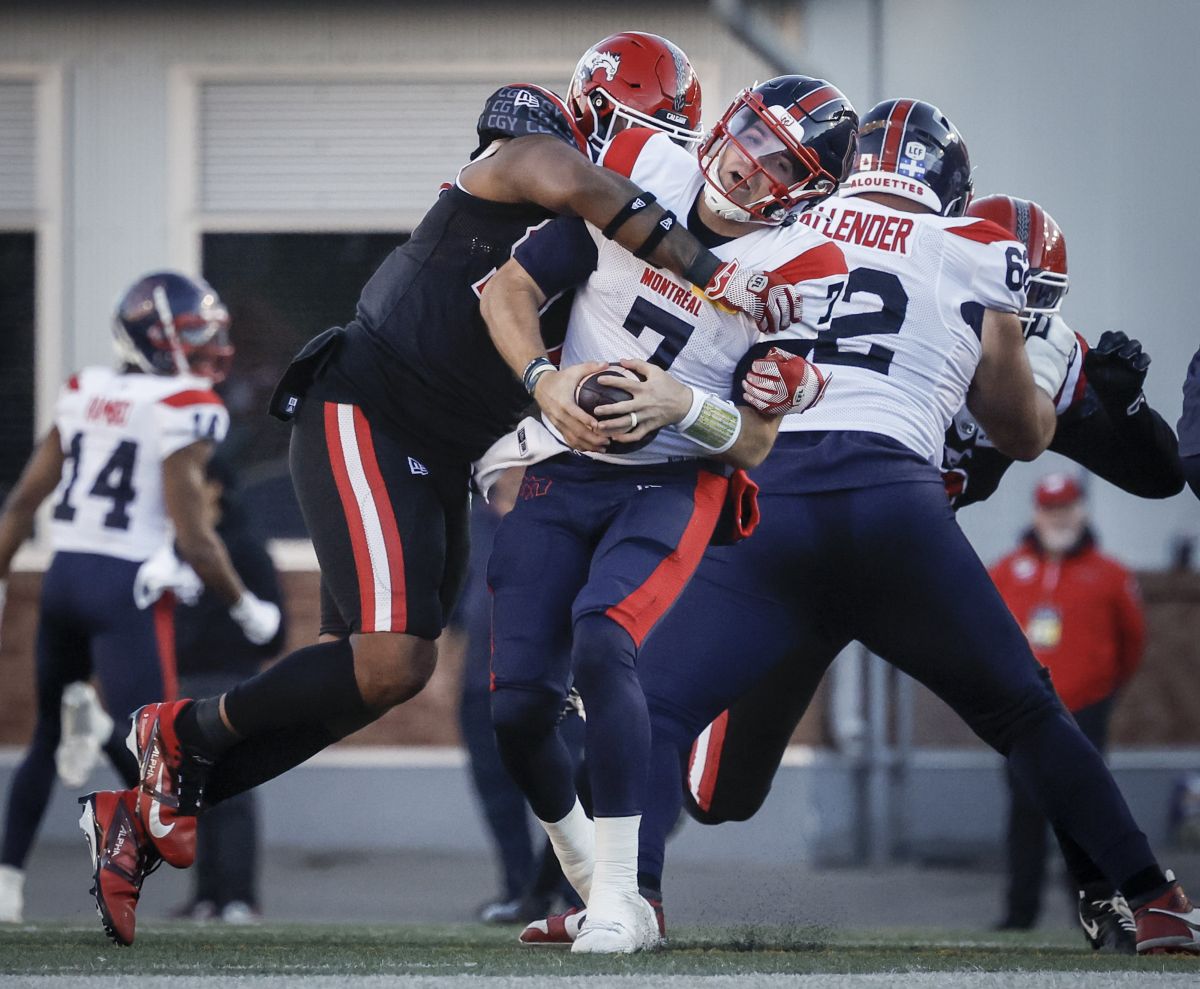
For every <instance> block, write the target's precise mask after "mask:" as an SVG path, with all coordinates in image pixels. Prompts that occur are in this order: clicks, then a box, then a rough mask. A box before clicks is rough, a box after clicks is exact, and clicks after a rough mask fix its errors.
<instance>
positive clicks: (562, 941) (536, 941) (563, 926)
mask: <svg viewBox="0 0 1200 989" xmlns="http://www.w3.org/2000/svg"><path fill="white" fill-rule="evenodd" d="M586 919H587V911H586V910H581V909H580V908H579V907H571V909H569V910H568V911H567V912H566V913H556V914H551V915H550V916H549V917H547V918H546V919H545V920H535V921H533V922H532V923H531V924H528V925H527V926H526V928H525V930H523V931H521V937H520V941H521V943H522V944H525V945H530V946H531V947H562V946H564V945H571V944H573V943H574V941H575V938H577V937H578V936H579V928H580V926H582V924H583V922H584V921H585V920H586Z"/></svg>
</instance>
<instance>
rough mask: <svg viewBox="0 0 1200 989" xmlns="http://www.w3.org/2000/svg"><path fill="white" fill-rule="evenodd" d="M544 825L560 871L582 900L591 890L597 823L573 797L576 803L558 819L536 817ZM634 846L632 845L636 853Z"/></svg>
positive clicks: (584, 899) (588, 897) (587, 898)
mask: <svg viewBox="0 0 1200 989" xmlns="http://www.w3.org/2000/svg"><path fill="white" fill-rule="evenodd" d="M538 823H539V824H540V825H541V826H542V827H543V828H545V830H546V836H547V837H548V838H549V839H550V844H551V845H553V846H554V854H555V855H557V856H558V862H559V865H561V866H562V871H563V875H564V876H566V877H567V882H569V883H570V884H571V885H572V886H573V887H574V888H575V892H576V893H578V894H579V896H580V898H581V899H582V900H583V902H584V903H587V901H588V900H589V899H590V898H591V894H592V869H593V867H594V865H595V861H596V827H595V825H594V824H593V823H592V819H591V818H590V817H588V816H587V814H586V813H585V812H584V809H583V804H581V803H580V802H579V798H578V797H576V798H575V806H574V807H572V808H571V810H570V812H569V813H568V814H567V816H566V817H564V818H563V819H562V820H561V821H555V822H554V823H549V822H547V821H541V820H539V821H538ZM636 848H637V846H636V845H635V846H634V851H635V854H636Z"/></svg>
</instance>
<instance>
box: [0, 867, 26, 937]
mask: <svg viewBox="0 0 1200 989" xmlns="http://www.w3.org/2000/svg"><path fill="white" fill-rule="evenodd" d="M24 911H25V870H24V869H18V868H16V866H12V865H0V924H19V923H21V918H22V915H23V914H24Z"/></svg>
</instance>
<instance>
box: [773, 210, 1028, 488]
mask: <svg viewBox="0 0 1200 989" xmlns="http://www.w3.org/2000/svg"><path fill="white" fill-rule="evenodd" d="M800 222H801V223H802V224H807V225H808V226H810V227H811V228H812V229H813V230H815V231H817V232H818V233H820V234H824V235H825V236H827V237H830V238H832V240H833V241H834V242H836V243H837V244H838V246H840V247H841V248H842V250H843V251H844V253H845V256H846V263H847V265H848V266H849V268H850V273H849V276H848V277H847V278H846V279H845V280H844V281H842V282H840V283H838V284H836V285H832V286H830V289H829V295H828V298H827V299H825V300H824V305H823V306H822V307H820V311H818V312H815V313H809V312H806V313H805V318H806V322H807V321H810V319H811V321H812V322H814V323H815V324H816V326H817V328H818V329H819V332H818V334H817V338H816V340H815V341H805V342H802V344H801V345H799V346H797V345H795V344H794V343H790V344H789V346H788V349H790V350H794V351H797V352H798V353H801V354H803V355H804V356H805V357H807V358H808V359H809V360H810V361H813V362H814V363H816V364H818V365H820V367H821V370H822V371H824V372H826V373H827V374H828V373H832V374H833V380H832V381H831V382H830V386H829V390H828V392H826V394H825V397H824V398H823V399H822V400H821V403H820V404H819V405H817V406H816V407H815V408H812V409H809V410H808V411H807V412H805V413H804V414H803V415H790V416H787V417H786V418H785V419H784V422H783V425H782V426H781V427H780V428H781V429H782V430H785V431H804V430H809V431H811V430H858V431H864V432H873V433H882V434H884V435H886V436H890V437H892V438H893V439H896V440H899V441H900V442H901V443H903V444H904V445H905V446H907V447H908V448H909V449H911V450H914V451H916V452H917V453H919V454H920V455H921V456H922V457H924V458H925V459H926V460H928V461H929V462H930V463H931V464H935V465H938V466H940V465H941V462H942V447H943V443H944V439H945V434H946V428H947V427H948V426H949V425H950V420H951V419H952V417H953V416H954V414H955V413H956V412H957V411H958V410H959V409H960V408H962V405H963V402H964V401H965V399H966V394H967V388H968V387H969V386H970V384H971V379H972V377H973V376H974V374H975V368H976V365H977V364H978V363H979V356H980V353H981V347H980V335H981V333H982V326H983V311H984V310H985V309H995V310H998V311H1001V312H1012V313H1015V312H1018V311H1019V310H1020V309H1021V307H1022V306H1023V305H1024V302H1025V279H1026V273H1027V270H1028V268H1027V264H1026V258H1025V248H1024V247H1023V246H1022V245H1021V244H1019V243H1017V242H1016V241H1015V240H1012V239H1010V237H1009V235H1008V234H1007V233H1006V232H1005V231H1004V230H1002V229H1001V228H1000V227H999V226H997V225H996V224H994V223H992V222H990V221H988V220H976V219H972V218H955V217H942V216H935V215H933V214H931V213H908V212H901V211H899V210H893V209H889V208H888V207H886V206H881V205H879V204H877V203H873V202H870V201H869V200H866V199H863V198H862V197H859V196H854V197H846V198H842V199H830V200H826V201H825V202H824V203H821V204H820V205H819V206H816V207H814V208H813V209H812V210H810V211H808V212H806V213H803V214H801V216H800ZM789 336H792V334H791V332H790V331H787V332H785V333H783V334H780V335H779V337H772V338H770V339H771V340H773V341H776V342H778V341H779V340H780V339H782V338H787V337H789Z"/></svg>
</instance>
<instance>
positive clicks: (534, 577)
mask: <svg viewBox="0 0 1200 989" xmlns="http://www.w3.org/2000/svg"><path fill="white" fill-rule="evenodd" d="M856 125H857V117H856V115H855V113H854V110H853V107H851V105H850V103H849V102H848V101H847V100H846V98H845V97H844V96H843V95H842V94H841V93H840V92H838V91H837V90H836V89H835V88H834V87H833V86H831V85H829V84H828V83H826V82H824V81H822V80H817V79H810V78H808V77H805V76H784V77H781V78H778V79H774V80H771V81H770V82H768V83H764V84H762V85H759V86H756V87H754V88H753V89H750V90H746V91H745V92H744V93H742V94H741V95H740V96H739V97H738V99H737V100H736V101H735V103H734V104H733V105H732V106H731V107H730V108H729V110H728V111H727V113H726V115H725V117H724V119H723V120H722V123H721V125H720V126H719V127H718V128H717V129H716V131H715V132H714V134H713V136H711V137H710V138H709V140H708V141H707V142H706V144H705V145H704V146H703V147H702V148H701V152H700V153H701V163H700V167H697V162H696V159H695V158H694V157H693V156H692V155H690V154H688V153H687V152H685V151H683V150H682V149H680V148H678V147H677V146H675V145H673V144H672V143H671V142H670V140H669V139H668V138H667V137H666V136H665V135H662V134H656V133H654V132H651V131H648V130H627V131H625V132H623V133H621V134H619V135H618V136H617V137H616V138H615V139H614V140H613V142H612V143H611V145H610V146H609V148H608V150H607V152H606V155H605V159H604V164H605V165H606V166H607V167H609V168H611V169H614V170H616V171H618V172H622V173H623V174H626V175H629V176H630V177H631V178H632V179H633V180H634V181H635V182H637V183H639V184H640V186H641V187H644V188H648V189H650V190H652V191H653V193H655V194H656V195H657V197H658V202H659V204H660V205H662V206H663V207H665V208H666V209H668V210H669V211H670V216H671V218H672V220H674V219H675V218H676V217H678V219H679V221H680V222H685V223H686V225H687V227H688V229H689V230H690V231H691V232H692V233H693V234H694V235H696V236H697V237H698V238H699V239H700V240H701V242H702V243H704V244H705V245H706V246H707V247H709V249H711V250H713V251H714V252H715V253H716V254H717V256H718V257H722V256H728V257H732V256H733V253H734V252H736V254H737V257H738V258H739V259H740V260H741V261H743V262H744V263H747V264H750V265H751V266H753V267H755V268H759V269H767V270H773V271H777V272H786V273H787V277H788V279H789V281H794V282H796V283H797V285H796V287H795V288H793V289H792V290H791V292H790V293H789V299H790V300H791V303H792V304H793V305H794V311H795V312H796V313H797V314H798V313H799V311H800V305H801V303H800V300H801V299H804V300H805V301H807V302H808V303H809V305H810V307H811V308H810V311H812V312H819V309H817V308H816V307H815V303H816V302H817V301H819V300H822V299H824V298H825V297H826V296H827V294H828V291H829V287H830V286H831V285H832V284H833V283H834V282H835V281H838V280H844V279H845V277H846V267H845V263H844V260H843V258H842V254H841V251H840V250H839V249H838V248H837V247H836V246H834V245H833V244H831V243H830V242H829V241H827V240H826V239H825V238H823V237H820V236H818V235H816V234H814V233H813V232H812V231H810V230H807V229H806V228H804V227H801V226H799V225H791V224H788V225H785V220H787V219H788V218H789V216H790V215H791V212H790V211H792V210H794V209H797V208H804V207H807V206H811V205H812V204H814V203H816V202H819V201H821V200H823V199H825V198H826V197H828V196H829V195H830V194H831V193H833V191H834V190H835V189H836V188H837V186H838V184H839V182H840V181H841V180H842V177H843V176H844V174H845V171H846V169H847V168H848V167H849V164H850V159H851V157H852V152H853V148H854V137H855V129H856ZM571 288H575V289H576V296H575V301H574V304H573V307H572V310H571V318H570V323H569V326H568V330H567V335H566V340H565V343H564V346H563V359H562V363H563V369H562V370H561V371H558V370H555V368H554V366H553V365H552V364H551V363H550V362H549V360H548V359H547V358H546V356H545V346H544V344H543V342H542V339H541V335H540V332H539V329H538V311H539V309H540V308H541V307H542V306H543V305H544V304H545V303H546V301H547V300H548V299H550V298H553V297H554V296H556V295H557V294H559V293H561V292H563V291H566V290H568V289H571ZM482 311H483V314H484V317H485V319H486V320H487V322H488V326H489V331H490V332H491V334H492V337H493V339H494V340H495V341H496V346H497V349H498V350H499V351H500V353H501V354H502V355H503V356H504V357H505V359H506V361H507V362H508V364H509V366H510V367H511V368H512V369H513V371H514V372H515V373H518V374H520V373H522V372H523V373H524V377H525V380H526V382H527V384H528V385H529V388H530V394H531V395H532V396H533V397H534V399H535V400H536V401H537V402H538V404H539V405H540V407H541V409H542V412H543V415H544V418H545V421H546V424H547V425H548V426H549V428H550V431H551V433H552V436H543V437H542V441H543V444H544V446H545V448H546V449H547V450H548V451H549V453H550V454H551V456H549V457H548V458H547V459H544V460H542V461H540V462H539V463H537V464H536V466H531V467H529V469H528V470H527V472H526V475H525V481H524V486H523V489H522V492H521V498H520V500H518V502H517V506H516V508H515V509H514V510H513V511H512V512H511V513H510V514H509V515H508V516H506V518H505V519H504V521H503V522H502V523H501V525H500V528H499V531H498V533H497V536H496V541H495V545H494V548H493V551H492V557H491V561H490V563H489V567H488V583H489V586H490V587H491V588H492V591H493V596H494V597H493V636H492V639H493V654H492V677H493V680H492V682H493V691H494V692H493V694H492V715H493V723H494V725H495V727H496V735H497V741H498V743H499V747H500V751H501V756H502V758H503V759H504V761H505V764H506V766H507V767H508V769H509V771H510V773H511V774H512V775H513V777H514V779H516V780H517V782H518V783H519V784H520V785H521V786H522V788H523V789H524V790H525V792H526V795H527V796H528V797H529V800H530V803H531V806H532V807H533V810H534V813H535V814H536V815H537V817H538V819H539V820H540V821H541V822H542V824H543V826H544V827H545V828H546V831H547V833H548V834H549V836H550V839H551V842H552V843H553V844H554V847H555V850H556V851H557V852H558V854H559V858H560V860H561V862H562V864H563V869H564V872H565V873H566V875H567V877H568V879H570V880H571V882H572V884H573V885H574V886H575V888H576V889H577V891H578V892H579V893H580V895H581V897H583V899H584V900H585V902H587V904H588V911H587V920H586V922H585V923H584V926H583V928H582V932H581V933H580V936H579V938H578V939H577V940H576V941H575V945H574V950H575V951H579V952H630V951H637V950H642V949H646V948H652V947H655V946H657V945H658V943H659V940H660V927H659V924H658V920H657V917H656V915H655V911H654V909H653V908H652V906H651V905H650V903H649V902H648V901H647V899H646V898H645V897H643V896H642V895H640V893H639V888H638V881H637V834H638V825H639V822H640V815H641V810H642V805H643V802H644V800H645V798H646V794H645V791H646V786H647V769H648V761H649V752H650V726H649V719H648V715H647V711H646V704H645V699H644V697H643V696H642V693H641V689H640V686H639V684H638V676H637V670H636V662H637V654H638V650H639V648H640V647H641V644H642V642H643V641H644V640H645V638H646V636H647V635H649V634H650V631H651V629H653V627H654V626H655V624H656V623H657V622H658V621H659V620H660V619H661V618H662V616H663V614H664V613H665V612H666V611H667V609H669V608H670V607H671V605H672V603H673V602H674V600H675V598H676V597H677V596H678V594H679V592H680V591H681V590H682V588H683V587H684V585H685V584H686V583H687V581H688V579H689V577H690V576H691V573H692V571H693V570H694V568H695V566H696V564H697V563H698V562H699V560H700V557H701V555H702V553H703V552H704V548H705V547H706V546H707V545H708V543H709V540H710V538H712V537H713V533H714V529H715V528H716V526H717V522H718V517H719V516H720V515H721V512H722V508H723V506H724V504H725V502H726V498H727V495H728V493H729V489H730V484H729V481H728V479H727V476H726V475H727V474H728V470H727V469H726V467H725V465H732V466H734V467H738V468H745V467H751V466H754V465H755V464H757V463H759V462H760V461H761V460H762V458H763V457H764V456H765V455H766V453H767V451H768V450H769V449H770V446H771V443H772V441H773V439H774V436H775V433H776V430H777V428H778V424H779V419H778V418H776V417H773V416H768V415H765V414H762V413H760V412H758V411H757V410H754V409H751V408H749V407H748V406H745V405H743V406H742V408H741V409H740V410H739V409H738V408H737V407H736V406H735V405H734V403H733V401H732V399H733V398H734V397H740V394H741V389H740V386H738V385H737V382H738V378H737V377H736V376H735V371H736V369H737V366H738V363H739V360H740V359H742V358H743V356H744V355H745V354H746V352H747V351H748V349H749V348H750V347H751V345H752V344H753V343H754V342H755V339H756V338H757V330H756V328H755V326H754V324H753V323H752V322H750V321H749V320H748V319H746V318H745V317H743V316H741V315H739V314H736V313H732V312H726V311H722V310H720V309H718V308H717V307H714V306H712V305H709V304H708V303H706V302H704V301H703V300H702V299H701V298H700V297H699V296H698V295H696V294H694V293H693V292H692V291H691V290H690V288H689V287H688V285H687V284H686V283H685V282H683V281H681V280H679V279H676V278H674V277H672V276H671V275H669V274H667V273H665V272H663V271H660V270H659V269H656V268H654V267H653V266H651V265H648V264H647V263H646V262H645V261H642V260H640V259H639V258H637V257H635V256H634V255H633V254H631V253H630V252H628V251H626V250H625V249H624V248H620V247H618V246H616V245H613V244H611V242H610V241H608V240H607V238H605V237H604V235H603V233H602V232H601V231H599V230H597V229H596V228H594V227H591V226H589V225H587V224H585V223H584V222H583V221H579V220H567V219H559V220H556V221H554V222H553V223H552V224H550V225H549V226H548V227H546V228H545V229H544V230H542V231H539V233H538V234H537V236H535V237H533V238H531V239H530V240H529V241H527V242H526V243H524V244H522V245H520V246H519V247H518V248H517V249H516V251H515V252H514V257H513V260H512V261H511V262H509V264H508V265H506V266H505V267H504V268H502V269H501V270H500V271H499V272H498V273H497V275H496V276H495V277H494V278H493V279H492V281H491V282H490V283H489V284H488V287H487V288H486V289H485V291H484V293H483V300H482ZM789 315H790V313H789ZM802 318H803V317H802ZM814 329H815V328H814ZM617 359H621V364H622V365H623V366H624V367H625V368H626V369H629V370H630V371H633V372H635V373H636V375H638V376H640V377H641V379H642V380H641V381H638V380H636V378H634V379H633V380H629V379H626V378H619V377H613V376H601V377H600V379H599V380H600V383H601V384H603V383H605V382H608V383H611V384H618V385H620V386H621V387H623V388H625V389H626V390H627V391H628V392H629V393H630V394H631V396H632V397H631V398H630V399H628V400H626V401H618V402H616V403H610V404H608V405H601V406H600V407H599V408H598V409H596V413H597V415H598V416H601V417H605V418H606V419H607V421H604V422H602V423H601V422H598V421H597V420H596V419H593V418H592V417H591V416H590V415H588V414H587V413H586V412H584V411H583V410H582V409H581V408H580V407H579V406H578V405H576V404H575V402H574V400H573V397H574V396H575V395H576V393H577V391H576V390H577V387H578V385H579V383H580V381H581V379H583V378H584V377H586V376H587V375H589V374H591V373H594V372H597V371H602V370H603V369H605V368H606V364H605V363H604V362H605V361H615V360H617ZM769 363H770V364H771V367H772V370H773V372H774V373H776V374H786V375H788V376H789V378H793V377H794V378H795V379H796V381H797V384H798V385H800V387H798V388H796V389H795V390H794V391H789V394H788V396H787V404H788V406H789V407H790V408H793V409H795V410H796V411H801V410H802V409H804V408H806V407H808V406H809V405H811V404H812V403H813V402H815V401H816V399H817V398H818V397H819V395H820V391H821V386H820V381H821V379H820V377H819V376H818V375H816V374H814V373H812V371H811V368H810V367H809V366H808V365H807V364H806V362H804V360H803V359H802V358H800V359H796V358H791V359H789V358H787V357H786V356H785V355H779V358H778V360H776V359H775V358H772V359H771V360H770V362H769ZM779 365H784V367H780V366H779ZM806 370H807V372H808V374H809V380H808V382H807V387H805V386H804V383H802V382H801V381H800V380H799V379H800V378H802V377H803V374H804V372H805V371H806ZM735 393H736V394H735ZM609 416H612V417H613V418H607V417H609ZM539 428H540V427H539V426H538V425H537V424H536V423H534V422H529V423H527V424H526V430H527V435H526V441H527V445H535V443H536V441H535V440H534V439H533V437H532V436H531V435H530V433H531V432H532V431H536V430H538V429H539ZM563 439H566V440H567V441H569V442H570V444H571V445H572V446H574V447H575V448H576V450H579V451H582V452H581V453H579V452H571V451H568V449H567V447H566V445H564V444H563V443H562V442H561V441H562V440H563ZM610 439H611V442H610ZM568 655H569V657H570V659H569V661H568V660H566V659H565V657H567V656H568ZM558 657H564V659H563V660H561V661H560V660H559V659H558ZM572 677H573V680H574V686H575V687H576V689H578V691H579V693H580V694H581V696H582V698H583V703H584V706H585V709H586V711H587V743H586V744H587V758H588V772H589V778H590V789H591V795H592V812H593V816H594V818H595V827H594V841H593V833H592V825H591V822H590V821H589V820H588V819H587V815H586V814H585V812H584V809H583V807H582V805H581V804H580V802H579V799H578V797H577V796H576V792H575V787H574V780H573V778H572V777H573V773H572V771H571V764H570V760H569V758H568V756H567V753H566V750H565V748H564V747H563V745H562V743H561V740H560V739H559V738H558V735H557V730H556V722H557V720H558V716H559V712H560V711H561V710H562V706H563V700H564V698H565V697H566V695H567V692H568V689H569V688H570V686H571V683H572Z"/></svg>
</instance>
